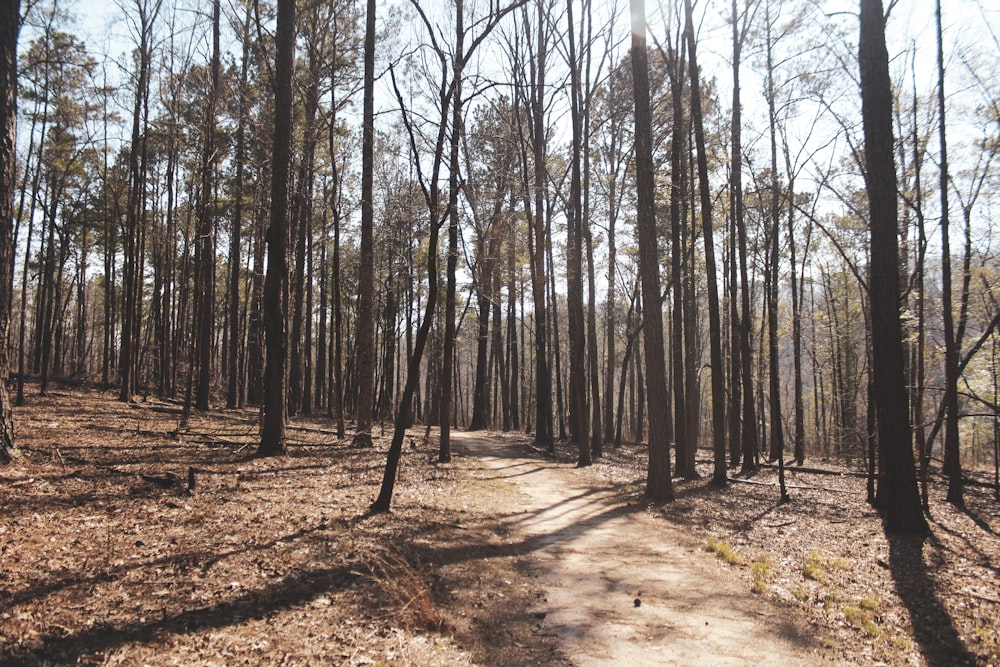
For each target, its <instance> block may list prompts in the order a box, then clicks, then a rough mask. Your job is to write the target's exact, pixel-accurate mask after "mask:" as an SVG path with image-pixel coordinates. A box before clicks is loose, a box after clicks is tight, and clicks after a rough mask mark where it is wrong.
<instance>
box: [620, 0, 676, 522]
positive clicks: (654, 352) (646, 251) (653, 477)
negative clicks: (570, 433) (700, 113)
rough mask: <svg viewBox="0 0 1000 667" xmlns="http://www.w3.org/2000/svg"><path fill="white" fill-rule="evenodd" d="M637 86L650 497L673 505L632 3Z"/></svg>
mask: <svg viewBox="0 0 1000 667" xmlns="http://www.w3.org/2000/svg"><path fill="white" fill-rule="evenodd" d="M630 5H631V8H632V83H633V86H634V88H635V162H636V195H637V198H638V211H637V216H636V226H637V228H638V236H639V273H640V276H641V280H642V304H643V308H642V328H643V347H644V349H645V352H646V381H647V383H648V387H647V391H646V402H647V411H648V413H649V465H648V469H647V475H646V496H647V497H648V498H650V499H652V500H656V501H668V502H670V501H673V499H674V489H673V484H672V483H671V479H670V442H669V440H668V439H667V432H668V431H669V428H668V424H667V421H668V420H669V419H670V403H669V402H668V396H669V393H668V391H667V377H666V370H667V364H666V358H665V354H664V348H663V309H662V307H661V299H660V270H659V268H660V267H659V252H658V250H657V247H658V242H657V238H656V204H655V198H656V193H655V183H654V180H653V146H652V143H653V142H652V138H653V129H652V121H651V119H650V104H649V64H648V61H647V56H646V6H645V2H644V0H631V3H630Z"/></svg>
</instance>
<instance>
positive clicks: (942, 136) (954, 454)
mask: <svg viewBox="0 0 1000 667" xmlns="http://www.w3.org/2000/svg"><path fill="white" fill-rule="evenodd" d="M935 18H936V27H937V75H938V81H937V84H938V85H937V103H938V141H939V142H940V144H941V162H940V174H941V178H940V184H939V186H938V191H939V193H940V196H941V313H942V316H943V319H944V350H945V352H944V406H945V423H944V424H945V426H944V473H945V475H947V476H948V496H947V500H948V502H950V503H952V504H954V505H959V506H961V505H963V504H964V500H963V497H962V496H963V494H962V460H961V457H960V456H959V432H958V339H957V337H956V336H955V319H954V311H953V310H952V289H951V242H950V240H949V236H950V235H949V232H948V188H949V172H948V139H947V134H948V133H947V123H946V120H945V119H946V116H945V95H944V46H943V44H942V39H943V35H942V29H941V0H937V1H936V3H935Z"/></svg>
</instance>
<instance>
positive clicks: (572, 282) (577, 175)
mask: <svg viewBox="0 0 1000 667" xmlns="http://www.w3.org/2000/svg"><path fill="white" fill-rule="evenodd" d="M566 20H567V22H568V26H567V31H566V33H567V36H568V38H569V69H570V121H571V125H572V132H573V133H572V154H571V156H570V174H571V175H570V186H569V190H570V193H569V211H568V212H569V215H568V220H567V225H568V232H569V233H568V234H567V237H568V239H567V240H568V248H567V253H566V301H567V308H566V310H567V314H568V319H569V357H570V360H569V414H570V424H571V426H570V433H571V434H572V438H573V440H574V441H575V442H576V444H577V448H578V452H579V455H578V458H577V465H578V466H588V465H590V464H591V463H592V458H591V451H590V447H591V445H590V435H589V423H588V418H589V415H588V410H587V371H586V360H587V349H586V341H585V337H584V332H585V329H584V327H585V324H586V322H585V320H584V312H583V224H584V223H583V192H582V190H581V188H582V182H581V162H582V154H581V145H582V143H583V136H582V134H583V119H582V117H581V112H580V98H581V96H582V90H581V84H580V61H579V59H578V58H577V52H576V34H575V33H576V25H575V24H574V22H573V0H567V2H566ZM647 87H648V86H647ZM650 163H652V158H650ZM658 289H659V287H658V286H657V290H658ZM657 310H659V309H657ZM661 340H662V339H661ZM668 447H669V445H668Z"/></svg>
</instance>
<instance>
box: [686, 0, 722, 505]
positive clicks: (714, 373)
mask: <svg viewBox="0 0 1000 667" xmlns="http://www.w3.org/2000/svg"><path fill="white" fill-rule="evenodd" d="M684 10H685V11H684V13H685V32H686V33H687V46H688V66H689V67H690V70H691V118H692V121H693V122H694V136H695V147H696V149H697V154H698V181H699V190H700V192H701V219H702V235H703V236H704V239H703V240H704V243H705V273H706V277H707V279H708V280H707V282H708V322H709V324H708V329H709V335H708V338H709V350H710V355H709V358H710V362H711V366H712V369H711V377H712V450H713V452H714V454H715V457H714V460H715V471H714V473H713V476H712V483H713V484H716V485H719V486H722V485H725V484H726V481H727V476H726V386H725V369H724V368H723V365H722V324H721V319H720V316H719V288H718V285H717V280H718V278H717V273H716V266H715V241H714V237H713V234H714V232H713V228H712V193H711V190H710V186H709V182H708V155H707V152H706V149H705V128H704V121H703V120H702V110H701V83H700V81H699V73H698V60H697V54H696V45H695V38H694V22H693V18H692V15H691V14H692V11H691V0H685V1H684ZM693 464H694V456H693V452H692V456H691V467H692V468H693V467H694V466H693Z"/></svg>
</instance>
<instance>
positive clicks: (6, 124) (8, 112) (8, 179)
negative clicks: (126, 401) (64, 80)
mask: <svg viewBox="0 0 1000 667" xmlns="http://www.w3.org/2000/svg"><path fill="white" fill-rule="evenodd" d="M20 10H21V3H20V0H2V2H0V377H2V378H3V381H2V382H0V463H9V462H10V461H12V460H13V459H14V458H17V457H18V456H19V454H18V450H17V446H16V445H15V443H14V412H13V410H12V409H11V407H12V406H11V402H10V394H9V393H8V391H7V381H6V379H7V366H8V365H9V363H10V346H9V343H8V341H9V340H10V337H9V336H8V335H7V334H8V332H9V330H10V312H11V281H10V278H9V276H11V275H12V272H13V270H14V238H13V236H14V189H15V187H16V175H17V169H16V164H17V158H16V139H17V35H18V33H19V32H20V28H21V15H20Z"/></svg>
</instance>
